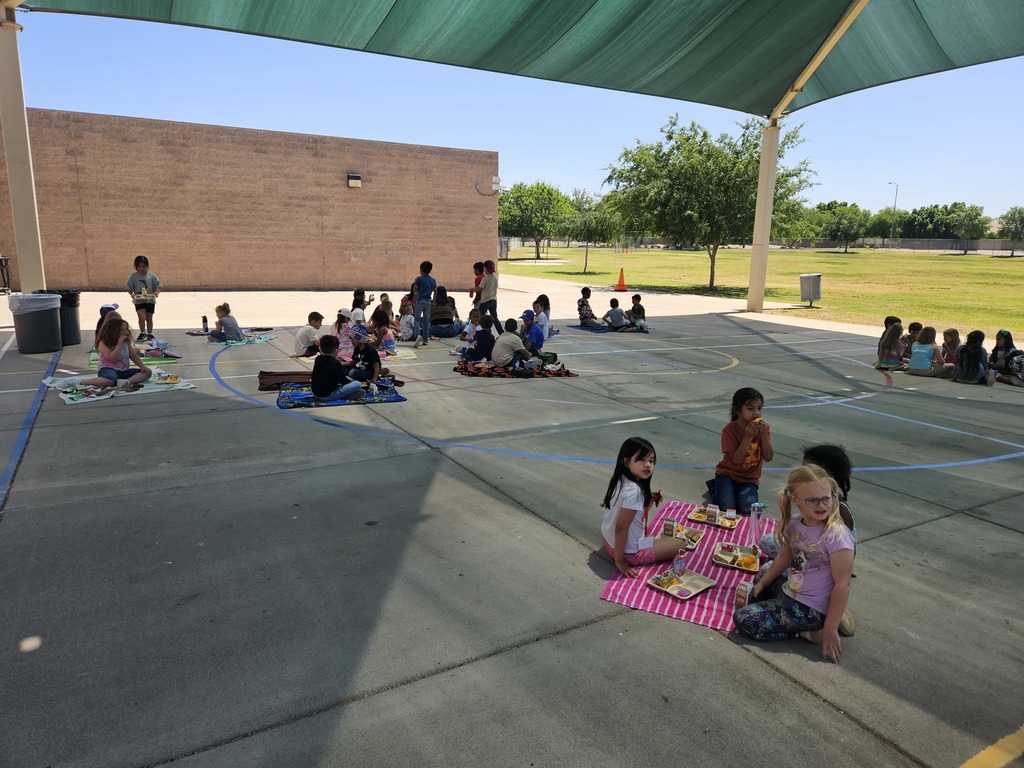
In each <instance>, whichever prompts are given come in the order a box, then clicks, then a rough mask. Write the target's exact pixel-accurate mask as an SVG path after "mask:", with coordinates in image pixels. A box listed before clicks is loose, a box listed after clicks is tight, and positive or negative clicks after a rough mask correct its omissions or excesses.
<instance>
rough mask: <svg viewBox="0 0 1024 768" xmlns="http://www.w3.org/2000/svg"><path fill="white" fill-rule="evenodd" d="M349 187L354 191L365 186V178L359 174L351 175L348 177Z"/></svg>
mask: <svg viewBox="0 0 1024 768" xmlns="http://www.w3.org/2000/svg"><path fill="white" fill-rule="evenodd" d="M348 185H349V187H352V188H353V189H354V188H356V187H361V186H363V177H362V176H360V175H359V174H358V173H350V174H349V175H348Z"/></svg>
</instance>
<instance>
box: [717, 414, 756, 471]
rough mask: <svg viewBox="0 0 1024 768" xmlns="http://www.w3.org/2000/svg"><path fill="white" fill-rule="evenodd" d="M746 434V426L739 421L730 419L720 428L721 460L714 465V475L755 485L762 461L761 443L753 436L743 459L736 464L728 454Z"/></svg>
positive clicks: (738, 445) (737, 446)
mask: <svg viewBox="0 0 1024 768" xmlns="http://www.w3.org/2000/svg"><path fill="white" fill-rule="evenodd" d="M745 436H746V428H744V427H743V426H741V425H740V423H739V421H730V422H729V423H728V424H726V425H725V428H724V429H723V430H722V454H723V456H722V460H721V461H720V462H718V465H717V466H716V467H715V474H716V475H725V476H726V477H731V478H732V479H733V480H735V481H736V482H737V483H753V484H754V485H757V484H758V483H759V482H760V480H761V467H762V466H763V465H764V461H762V459H761V443H760V441H759V440H758V439H757V438H756V437H755V438H754V439H753V440H751V441H750V447H749V448H747V455H746V456H745V457H744V459H743V461H742V462H741V463H739V464H736V463H735V462H734V461H733V460H732V459H731V458H730V456H731V455H732V452H733V451H735V450H736V449H737V448H739V447H740V443H742V442H743V438H744V437H745Z"/></svg>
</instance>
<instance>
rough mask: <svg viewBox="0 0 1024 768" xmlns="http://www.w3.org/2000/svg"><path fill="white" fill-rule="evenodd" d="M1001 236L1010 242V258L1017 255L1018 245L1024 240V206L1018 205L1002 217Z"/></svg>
mask: <svg viewBox="0 0 1024 768" xmlns="http://www.w3.org/2000/svg"><path fill="white" fill-rule="evenodd" d="M999 219H1000V221H1001V222H1002V223H1001V224H1000V226H999V236H1000V237H1002V238H1005V239H1007V240H1009V241H1010V256H1013V254H1014V253H1016V251H1017V248H1016V244H1017V243H1019V242H1020V241H1021V240H1024V206H1019V205H1016V206H1014V207H1013V208H1011V209H1010V210H1008V211H1007V212H1006V213H1004V214H1003V215H1002V216H1000V217H999Z"/></svg>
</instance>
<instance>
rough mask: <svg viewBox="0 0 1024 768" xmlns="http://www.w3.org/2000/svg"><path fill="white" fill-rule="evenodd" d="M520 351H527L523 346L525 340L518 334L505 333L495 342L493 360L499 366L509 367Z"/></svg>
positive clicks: (492, 352) (492, 353) (492, 351)
mask: <svg viewBox="0 0 1024 768" xmlns="http://www.w3.org/2000/svg"><path fill="white" fill-rule="evenodd" d="M520 349H526V347H524V346H523V340H522V339H521V338H519V336H518V335H517V334H514V333H510V332H509V331H505V332H504V333H503V334H501V336H499V337H498V339H497V341H495V342H494V349H493V350H491V360H493V361H494V362H495V363H497V364H498V365H508V364H509V363H511V362H512V358H513V357H515V355H516V352H517V351H518V350H520Z"/></svg>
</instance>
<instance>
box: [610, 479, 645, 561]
mask: <svg viewBox="0 0 1024 768" xmlns="http://www.w3.org/2000/svg"><path fill="white" fill-rule="evenodd" d="M623 509H635V510H636V514H635V515H634V516H633V520H632V521H631V522H630V524H629V531H628V532H627V533H626V549H625V552H626V554H627V555H632V554H635V553H636V551H637V550H638V549H640V537H642V536H645V535H646V533H647V532H646V531H644V493H643V491H641V490H640V486H639V485H637V484H636V481H634V480H629V479H627V478H625V477H624V478H622V479H621V480H619V485H618V487H616V489H615V493H613V494H612V500H611V502H610V503H609V505H608V510H607V511H606V512H605V513H604V520H603V521H602V523H601V537H602V538H603V539H604V540H605V541H607V542H608V544H609V546H611V547H612V549H614V548H615V524H616V523H617V522H618V520H619V513H620V512H621V511H622V510H623Z"/></svg>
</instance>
